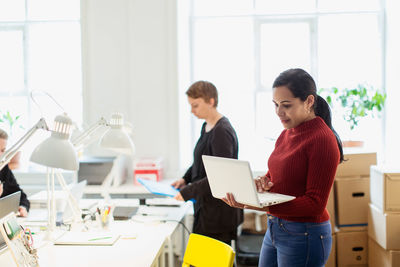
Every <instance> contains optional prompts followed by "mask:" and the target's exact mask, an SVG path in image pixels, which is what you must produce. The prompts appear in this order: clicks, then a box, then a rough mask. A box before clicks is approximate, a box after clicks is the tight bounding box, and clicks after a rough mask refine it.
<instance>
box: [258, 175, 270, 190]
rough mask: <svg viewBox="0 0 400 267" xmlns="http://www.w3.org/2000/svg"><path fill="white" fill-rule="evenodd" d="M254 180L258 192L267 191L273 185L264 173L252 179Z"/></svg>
mask: <svg viewBox="0 0 400 267" xmlns="http://www.w3.org/2000/svg"><path fill="white" fill-rule="evenodd" d="M254 182H255V183H256V188H257V192H259V193H262V192H265V191H269V190H270V189H271V187H272V186H273V185H274V184H273V183H272V182H271V180H270V179H269V177H267V176H266V175H264V176H258V177H257V178H256V179H254Z"/></svg>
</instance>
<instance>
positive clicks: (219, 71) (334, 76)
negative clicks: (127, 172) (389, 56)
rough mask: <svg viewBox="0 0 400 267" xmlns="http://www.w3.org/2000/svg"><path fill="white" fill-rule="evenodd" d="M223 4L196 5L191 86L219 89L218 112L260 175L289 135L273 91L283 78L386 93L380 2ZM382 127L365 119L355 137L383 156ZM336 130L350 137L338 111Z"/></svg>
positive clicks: (198, 0)
mask: <svg viewBox="0 0 400 267" xmlns="http://www.w3.org/2000/svg"><path fill="white" fill-rule="evenodd" d="M224 2H225V1H203V0H192V1H191V8H190V11H189V14H188V20H189V22H190V24H189V25H190V26H189V34H188V36H189V43H188V45H189V47H190V49H189V51H190V55H189V57H188V62H189V67H190V80H191V81H192V82H194V81H196V80H200V79H201V80H209V81H211V82H213V83H214V84H215V85H216V86H217V88H218V90H219V93H220V107H219V110H220V112H221V113H223V114H224V115H226V116H227V117H228V118H229V119H230V121H231V122H232V124H233V126H234V128H235V129H236V131H237V134H238V137H239V147H240V148H239V157H240V158H242V159H246V160H250V162H251V164H252V167H253V169H255V170H266V168H267V160H268V157H269V155H270V153H271V152H272V150H273V147H274V143H275V140H276V138H277V137H278V136H279V134H280V132H281V131H282V129H283V128H282V125H281V124H280V122H279V121H278V119H277V118H276V115H275V113H274V107H273V105H272V88H271V86H272V82H273V80H274V79H275V78H276V77H277V75H278V74H279V73H280V72H282V71H284V70H286V69H288V68H303V69H305V70H307V71H308V72H310V73H311V74H312V76H313V77H314V78H315V80H316V82H317V87H318V88H323V87H333V86H336V87H339V88H340V87H342V88H343V87H352V86H356V85H357V84H358V83H364V84H368V85H371V86H374V87H376V88H380V89H382V90H383V78H382V77H383V76H384V73H383V53H384V49H383V32H384V29H383V24H382V16H383V7H381V6H380V2H379V1H376V0H368V1H363V0H360V1H350V2H349V1H326V0H317V1H315V0H303V1H293V0H284V1H261V0H260V1H259V0H254V1H234V2H233V4H232V5H226V4H224ZM186 89H187V88H182V90H183V92H182V94H184V90H186ZM187 112H189V108H187ZM380 123H381V122H380V120H379V119H377V118H374V119H370V120H362V121H361V123H360V125H359V126H360V127H358V129H357V130H356V132H355V133H353V136H354V135H355V136H356V137H357V138H361V139H363V140H364V141H365V142H366V145H367V146H369V147H373V149H376V150H379V149H381V144H382V138H381V136H382V132H381V131H382V130H381V129H382V127H376V125H377V124H378V125H379V126H380V125H381V124H380ZM191 125H192V128H193V131H192V132H193V136H192V143H191V145H190V149H193V147H194V145H195V142H196V140H197V138H198V136H199V133H200V126H201V122H200V121H198V120H197V119H196V118H194V117H193V118H192V124H191ZM334 127H335V128H336V130H337V131H338V132H339V134H340V135H341V136H342V138H343V139H346V138H349V135H348V130H347V125H345V124H344V123H343V119H341V114H340V110H339V111H337V110H335V111H334ZM190 149H189V147H188V151H189V150H190ZM185 160H186V159H185ZM186 162H187V161H186Z"/></svg>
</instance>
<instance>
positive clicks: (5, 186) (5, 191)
mask: <svg viewBox="0 0 400 267" xmlns="http://www.w3.org/2000/svg"><path fill="white" fill-rule="evenodd" d="M7 139H8V134H7V133H6V132H5V131H4V130H2V129H0V156H1V155H3V153H4V152H5V150H6V146H7ZM0 183H1V184H0V197H5V196H8V195H10V194H12V193H15V192H17V191H21V200H20V202H19V209H18V211H19V216H22V217H26V216H28V211H29V207H30V202H29V200H28V198H27V196H26V194H25V193H24V191H22V189H21V188H20V187H19V184H18V183H17V180H16V179H15V177H14V174H13V173H12V171H11V170H10V168H9V167H8V165H6V166H4V168H3V169H2V170H0Z"/></svg>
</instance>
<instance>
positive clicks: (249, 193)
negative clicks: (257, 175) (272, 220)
mask: <svg viewBox="0 0 400 267" xmlns="http://www.w3.org/2000/svg"><path fill="white" fill-rule="evenodd" d="M202 158H203V163H204V168H205V170H206V174H207V178H208V182H209V184H210V188H211V193H212V195H213V197H215V198H223V197H226V193H228V192H229V193H232V194H233V196H234V197H235V200H236V201H237V202H239V203H242V204H246V205H251V206H255V207H260V208H261V207H267V206H271V205H275V204H279V203H283V202H287V201H290V200H293V199H295V197H294V196H288V195H283V194H278V193H271V192H264V193H258V192H257V189H256V185H255V183H254V179H253V176H252V171H251V169H250V164H249V162H248V161H242V160H237V159H231V158H222V157H213V156H206V155H203V156H202Z"/></svg>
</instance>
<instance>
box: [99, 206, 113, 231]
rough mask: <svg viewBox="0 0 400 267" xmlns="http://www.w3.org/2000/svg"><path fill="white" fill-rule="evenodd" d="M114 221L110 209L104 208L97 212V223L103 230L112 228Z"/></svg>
mask: <svg viewBox="0 0 400 267" xmlns="http://www.w3.org/2000/svg"><path fill="white" fill-rule="evenodd" d="M113 221H114V218H113V216H112V210H110V209H102V210H100V212H97V213H96V222H97V225H98V226H99V227H100V228H101V229H103V230H110V228H111V225H112V222H113Z"/></svg>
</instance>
